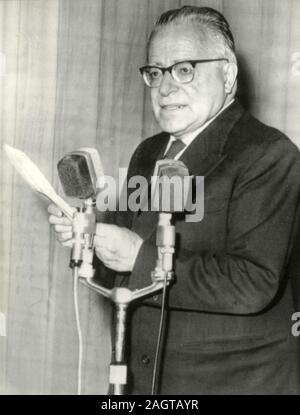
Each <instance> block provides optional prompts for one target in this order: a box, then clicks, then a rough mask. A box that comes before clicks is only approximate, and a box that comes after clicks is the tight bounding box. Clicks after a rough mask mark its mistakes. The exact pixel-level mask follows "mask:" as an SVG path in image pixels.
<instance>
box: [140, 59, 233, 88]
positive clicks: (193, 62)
mask: <svg viewBox="0 0 300 415" xmlns="http://www.w3.org/2000/svg"><path fill="white" fill-rule="evenodd" d="M218 61H226V62H229V60H228V59H227V58H215V59H192V60H184V61H180V62H176V63H174V64H173V65H170V66H168V67H166V68H164V67H161V66H156V65H145V66H142V67H141V68H139V71H140V73H141V75H142V77H143V79H144V81H145V84H146V85H147V86H148V87H149V88H158V87H159V86H160V84H161V81H162V79H163V77H164V74H165V72H169V73H170V75H171V76H172V78H173V79H174V81H175V82H178V83H180V84H188V83H189V82H192V81H193V79H194V76H195V71H194V72H193V76H192V79H191V80H189V81H186V82H180V81H178V80H177V79H175V78H174V75H173V73H172V70H173V68H174V66H176V65H180V64H181V63H190V64H191V65H192V67H193V68H194V69H195V66H196V65H197V64H198V63H207V62H218ZM152 68H154V69H159V70H160V71H161V73H162V77H161V81H160V84H159V85H157V86H153V85H152V86H151V85H149V84H148V83H147V81H146V79H145V77H144V73H145V70H146V69H152Z"/></svg>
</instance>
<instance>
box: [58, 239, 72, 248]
mask: <svg viewBox="0 0 300 415" xmlns="http://www.w3.org/2000/svg"><path fill="white" fill-rule="evenodd" d="M61 244H62V246H64V247H66V248H72V241H66V242H62V243H61Z"/></svg>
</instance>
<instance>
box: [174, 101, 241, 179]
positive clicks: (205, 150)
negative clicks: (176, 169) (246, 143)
mask: <svg viewBox="0 0 300 415" xmlns="http://www.w3.org/2000/svg"><path fill="white" fill-rule="evenodd" d="M243 113H244V110H243V108H242V107H241V106H240V105H239V103H238V102H234V103H233V104H231V105H230V106H229V107H228V108H227V109H226V110H224V111H223V112H222V113H221V114H220V115H219V116H218V117H217V118H216V120H214V121H213V122H212V123H211V124H210V125H209V126H208V127H207V128H206V129H205V130H204V131H202V132H201V133H200V134H199V135H198V136H197V137H196V138H195V139H194V141H193V142H192V143H191V144H190V146H189V147H188V148H187V149H186V151H185V152H184V153H183V154H182V156H181V157H180V160H181V161H182V162H183V163H184V164H185V165H186V166H187V168H188V170H189V172H190V175H192V176H204V177H207V176H208V175H210V174H211V173H212V172H213V171H214V170H215V169H216V168H217V167H218V166H219V164H220V163H222V162H223V160H224V159H225V158H226V157H227V154H226V153H225V152H224V147H225V144H226V142H227V139H228V136H229V133H230V131H231V130H232V128H233V126H234V125H235V123H236V122H237V121H238V120H239V119H240V117H241V116H242V114H243Z"/></svg>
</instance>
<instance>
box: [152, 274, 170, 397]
mask: <svg viewBox="0 0 300 415" xmlns="http://www.w3.org/2000/svg"><path fill="white" fill-rule="evenodd" d="M166 296H167V276H165V278H164V285H163V292H162V302H161V313H160V322H159V329H158V336H157V344H156V350H155V358H154V366H153V375H152V386H151V395H157V391H158V386H159V385H158V381H159V369H160V366H161V360H162V359H161V358H162V351H163V350H162V344H163V339H164V334H165V322H166V306H165V303H166Z"/></svg>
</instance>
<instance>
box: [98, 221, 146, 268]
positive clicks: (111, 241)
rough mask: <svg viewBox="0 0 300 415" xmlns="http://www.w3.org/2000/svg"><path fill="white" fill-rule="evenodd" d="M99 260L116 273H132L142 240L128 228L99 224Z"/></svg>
mask: <svg viewBox="0 0 300 415" xmlns="http://www.w3.org/2000/svg"><path fill="white" fill-rule="evenodd" d="M94 242H95V250H96V254H97V256H98V258H99V259H100V260H101V261H102V262H103V263H104V265H106V266H107V267H108V268H111V269H113V270H115V271H120V272H121V271H132V269H133V266H134V263H135V260H136V257H137V255H138V252H139V249H140V247H141V245H142V243H143V240H142V238H140V236H139V235H138V234H136V233H135V232H132V231H130V230H129V229H127V228H120V227H119V226H116V225H108V224H105V223H98V224H97V228H96V235H95V239H94Z"/></svg>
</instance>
